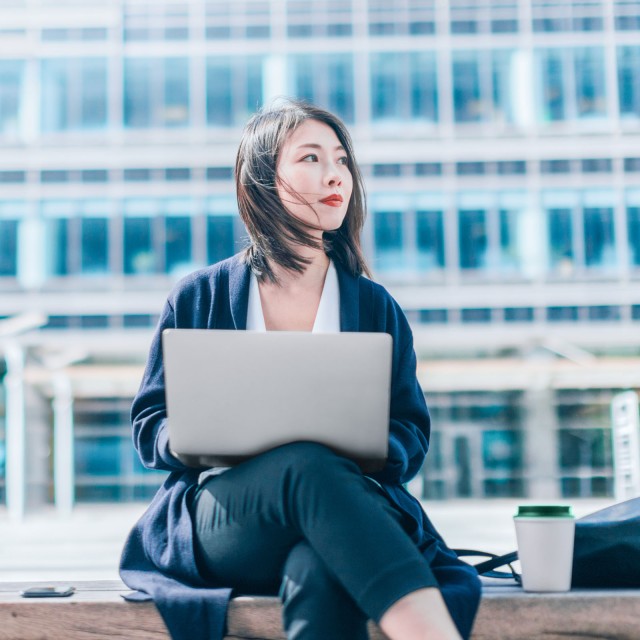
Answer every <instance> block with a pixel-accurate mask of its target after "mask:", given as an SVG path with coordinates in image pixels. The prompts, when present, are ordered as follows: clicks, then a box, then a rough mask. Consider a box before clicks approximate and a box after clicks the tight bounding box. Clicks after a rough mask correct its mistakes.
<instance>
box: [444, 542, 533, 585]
mask: <svg viewBox="0 0 640 640" xmlns="http://www.w3.org/2000/svg"><path fill="white" fill-rule="evenodd" d="M453 552H454V553H455V554H456V555H457V556H458V557H469V556H472V557H481V558H489V560H485V561H484V562H479V563H477V564H474V565H471V566H473V567H474V568H475V570H476V571H477V572H478V575H481V576H485V577H487V578H509V579H513V580H515V581H516V582H517V583H518V584H522V578H521V576H520V574H519V573H518V572H517V571H516V570H515V569H514V568H513V567H512V566H511V563H512V562H515V561H516V560H517V559H518V552H517V551H512V552H511V553H505V554H504V555H501V556H499V555H497V554H495V553H491V552H489V551H478V550H477V549H453ZM505 565H506V566H508V567H509V571H495V569H497V568H498V567H503V566H505Z"/></svg>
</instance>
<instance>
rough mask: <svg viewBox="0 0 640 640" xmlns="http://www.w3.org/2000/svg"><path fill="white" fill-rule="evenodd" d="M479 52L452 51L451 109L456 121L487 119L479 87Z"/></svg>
mask: <svg viewBox="0 0 640 640" xmlns="http://www.w3.org/2000/svg"><path fill="white" fill-rule="evenodd" d="M480 55H481V54H480V52H478V51H454V52H453V109H454V117H455V121H456V122H481V121H484V120H486V119H487V109H486V104H485V103H484V101H483V98H482V95H481V87H480Z"/></svg>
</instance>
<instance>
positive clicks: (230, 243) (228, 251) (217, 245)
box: [207, 215, 236, 264]
mask: <svg viewBox="0 0 640 640" xmlns="http://www.w3.org/2000/svg"><path fill="white" fill-rule="evenodd" d="M235 217H236V216H233V215H210V216H207V261H208V263H209V264H215V263H216V262H219V261H220V260H225V259H226V258H229V257H231V256H232V255H233V254H234V253H235V244H234V233H233V231H234V218H235Z"/></svg>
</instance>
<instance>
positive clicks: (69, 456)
mask: <svg viewBox="0 0 640 640" xmlns="http://www.w3.org/2000/svg"><path fill="white" fill-rule="evenodd" d="M53 392H54V396H53V491H54V500H55V505H56V510H57V511H58V512H59V513H60V514H61V515H63V516H68V515H70V514H71V511H72V509H73V504H74V502H75V477H74V476H75V473H74V467H75V463H74V455H73V453H74V452H73V390H72V388H71V381H70V380H69V376H67V375H66V374H64V373H56V374H55V375H54V377H53Z"/></svg>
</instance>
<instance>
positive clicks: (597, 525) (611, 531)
mask: <svg viewBox="0 0 640 640" xmlns="http://www.w3.org/2000/svg"><path fill="white" fill-rule="evenodd" d="M455 551H456V553H457V554H458V556H460V557H465V556H483V557H488V558H489V559H488V560H485V561H483V562H480V563H479V564H476V565H474V566H475V568H476V570H477V572H478V574H479V575H482V576H486V577H489V578H512V579H514V580H516V582H518V583H519V584H520V583H521V580H520V575H519V574H518V573H517V572H516V571H515V569H514V568H513V567H512V566H511V563H512V562H515V561H516V560H517V559H518V552H517V551H513V552H511V553H507V554H505V555H502V556H498V555H496V554H494V553H485V552H482V551H476V550H473V549H455ZM503 566H508V567H509V571H496V569H498V568H500V567H503ZM571 587H572V588H591V589H616V588H617V589H624V588H627V589H631V588H638V587H640V498H632V499H631V500H626V501H625V502H620V503H618V504H614V505H612V506H610V507H606V508H605V509H601V510H600V511H596V512H595V513H591V514H589V515H588V516H585V517H583V518H580V519H578V520H576V537H575V542H574V548H573V576H572V580H571Z"/></svg>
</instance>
